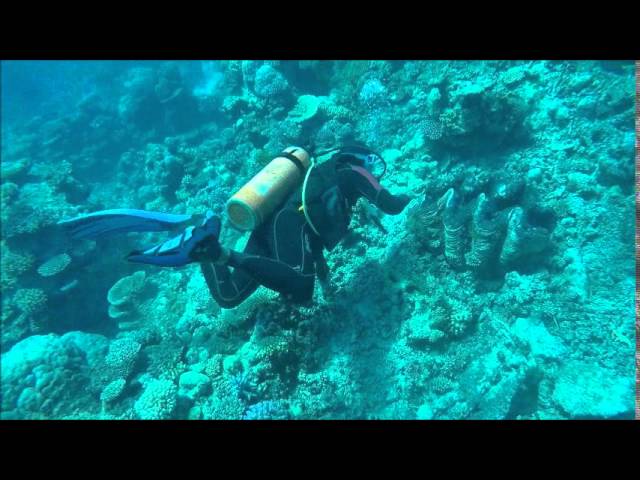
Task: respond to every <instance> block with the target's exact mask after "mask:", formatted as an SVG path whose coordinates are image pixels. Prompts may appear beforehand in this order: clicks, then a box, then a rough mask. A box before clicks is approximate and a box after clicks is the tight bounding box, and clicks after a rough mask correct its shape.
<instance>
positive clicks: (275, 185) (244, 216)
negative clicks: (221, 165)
mask: <svg viewBox="0 0 640 480" xmlns="http://www.w3.org/2000/svg"><path fill="white" fill-rule="evenodd" d="M310 164H311V158H310V156H309V153H307V152H306V151H305V150H304V149H302V148H299V147H288V148H286V149H284V151H283V152H282V153H281V154H280V155H278V156H277V157H276V158H274V159H273V160H271V162H269V163H268V164H267V165H266V166H265V167H264V168H263V169H262V170H260V171H259V172H258V173H257V174H256V175H255V176H254V177H253V178H252V179H251V180H249V181H248V182H247V183H246V184H245V185H244V186H243V187H242V188H241V189H240V190H238V191H237V192H236V193H235V194H234V195H233V196H232V197H231V198H230V199H229V200H228V201H227V205H226V208H227V215H228V216H229V220H230V221H231V223H232V224H233V225H234V226H235V227H236V228H238V229H240V230H253V229H255V228H256V227H257V226H258V225H260V224H261V223H262V222H263V221H264V219H265V218H266V217H267V216H268V215H269V214H270V213H272V212H273V211H274V210H275V209H276V207H278V205H280V203H281V202H282V201H283V200H284V199H285V198H286V197H287V196H288V195H289V194H290V193H291V192H293V191H294V190H295V189H296V188H297V187H298V186H299V185H300V183H302V181H303V179H304V178H305V174H306V172H307V169H308V168H309V165H310Z"/></svg>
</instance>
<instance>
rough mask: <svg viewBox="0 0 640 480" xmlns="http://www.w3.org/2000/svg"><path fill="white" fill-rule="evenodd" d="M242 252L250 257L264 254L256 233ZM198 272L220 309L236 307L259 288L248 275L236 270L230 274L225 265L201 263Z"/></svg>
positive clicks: (264, 251)
mask: <svg viewBox="0 0 640 480" xmlns="http://www.w3.org/2000/svg"><path fill="white" fill-rule="evenodd" d="M244 251H245V253H247V254H252V255H262V254H265V253H266V250H265V248H264V247H263V246H262V242H261V240H260V238H259V236H258V233H257V232H253V233H252V234H251V236H250V237H249V241H248V242H247V246H246V247H245V250H244ZM200 270H201V271H202V274H203V275H204V279H205V281H206V282H207V286H208V287H209V292H211V296H212V297H213V298H214V300H215V301H216V302H217V303H218V305H220V306H221V307H222V308H233V307H236V306H238V305H239V304H241V303H242V302H243V301H244V300H245V299H246V298H247V297H249V295H251V294H252V293H253V292H255V291H256V289H257V288H258V287H259V286H260V284H259V283H258V282H257V281H256V280H255V279H254V278H253V277H252V276H251V275H250V274H249V273H247V272H245V271H243V270H241V269H238V268H236V269H234V271H233V272H231V269H230V268H229V267H228V266H227V264H221V263H214V262H202V263H200Z"/></svg>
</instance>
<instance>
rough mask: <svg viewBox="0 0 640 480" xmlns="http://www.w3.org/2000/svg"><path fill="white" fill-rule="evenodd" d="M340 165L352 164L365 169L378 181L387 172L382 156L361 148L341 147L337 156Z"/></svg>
mask: <svg viewBox="0 0 640 480" xmlns="http://www.w3.org/2000/svg"><path fill="white" fill-rule="evenodd" d="M335 156H336V157H337V161H338V163H343V162H344V163H350V164H352V165H358V166H360V167H364V168H365V169H367V171H368V172H369V173H370V174H371V175H373V176H374V177H375V178H376V179H377V180H378V181H380V179H381V178H382V176H383V175H384V174H385V172H386V171H387V163H386V162H385V161H384V159H383V158H382V156H381V155H379V154H377V153H376V152H374V151H373V150H371V149H369V148H366V147H361V146H348V147H341V148H340V150H339V151H338V152H337V153H336V154H335Z"/></svg>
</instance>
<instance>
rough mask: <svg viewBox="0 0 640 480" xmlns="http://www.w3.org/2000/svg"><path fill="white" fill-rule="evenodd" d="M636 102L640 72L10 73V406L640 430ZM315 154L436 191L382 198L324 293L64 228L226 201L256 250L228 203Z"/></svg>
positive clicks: (493, 64)
mask: <svg viewBox="0 0 640 480" xmlns="http://www.w3.org/2000/svg"><path fill="white" fill-rule="evenodd" d="M634 94H635V83H634V65H633V62H612V61H607V62H603V61H571V62H568V61H567V62H564V61H553V62H551V61H486V62H484V61H465V62H463V61H204V62H195V61H189V62H160V61H156V62H104V61H102V62H101V61H95V62H80V61H75V62H58V61H49V62H35V61H29V62H2V97H1V98H2V163H1V167H2V170H1V175H2V185H1V188H2V208H1V215H2V217H1V220H2V243H1V248H2V250H1V253H2V270H1V271H2V278H1V289H2V338H1V340H2V341H1V349H2V357H1V370H0V375H1V392H2V406H1V410H0V415H1V418H3V419H61V418H62V419H89V418H91V419H281V418H287V419H582V418H587V419H603V418H614V419H625V418H632V417H633V409H634V391H635V383H634V382H635V368H634V367H635V365H634V352H635V330H634V318H635V316H634V289H635V280H634V278H635V277H634V273H635V267H634V266H635V262H634V228H635V224H634V220H633V218H634V215H633V212H634V141H635V136H634V113H635V112H634V108H635V104H634ZM310 141H312V142H313V143H314V144H315V145H316V146H317V148H318V150H319V149H321V147H322V148H331V147H334V146H337V145H340V144H348V143H353V142H356V141H357V142H362V143H365V144H367V145H368V146H369V147H371V148H372V149H374V150H376V151H378V152H380V153H381V154H382V156H383V157H384V158H385V160H386V162H387V164H388V171H387V174H386V175H385V177H384V178H383V180H382V184H383V186H384V187H386V188H388V189H389V190H390V191H391V192H392V193H394V194H400V193H406V194H408V195H411V196H412V197H414V200H412V202H411V203H410V204H409V205H408V206H407V208H406V209H405V210H404V211H403V212H402V213H401V214H399V215H384V214H382V213H381V212H379V211H378V210H376V209H375V208H373V207H371V206H370V205H368V204H367V201H366V200H364V199H362V200H360V201H359V202H358V204H357V205H356V206H355V208H354V215H353V219H352V222H351V225H350V233H349V234H348V235H347V237H346V238H345V239H344V240H343V241H342V243H341V244H340V245H338V247H336V248H335V249H334V250H333V251H331V252H329V253H326V258H327V261H328V265H329V268H330V272H331V274H330V285H329V286H328V287H326V288H323V287H322V286H321V285H320V284H319V283H318V282H316V291H315V294H314V300H313V302H312V303H310V304H305V305H302V306H300V305H294V304H290V303H288V302H286V301H284V300H283V299H282V298H280V296H279V295H278V294H277V293H275V292H272V291H271V290H268V289H266V288H264V287H262V288H260V289H258V290H257V291H256V293H254V294H253V295H252V296H251V297H250V298H249V299H247V300H246V301H245V302H244V303H243V304H241V305H240V306H239V307H236V308H235V309H228V310H224V309H220V307H218V306H217V305H216V303H215V301H214V300H213V299H212V298H211V296H210V295H209V291H208V289H207V286H206V284H205V281H204V278H203V277H202V275H201V273H200V270H199V268H198V267H197V265H196V264H192V265H188V266H185V267H182V268H157V267H151V266H144V265H136V264H131V263H127V262H126V261H124V260H123V257H124V255H126V254H127V253H128V252H129V251H131V250H133V249H135V248H139V247H140V246H145V245H149V244H151V242H157V241H161V240H163V239H164V238H165V236H164V234H161V233H147V234H127V235H122V236H119V237H111V238H109V239H108V240H98V241H93V240H83V241H72V240H70V239H69V238H68V237H67V236H66V235H65V234H64V232H62V231H60V229H59V227H58V226H56V222H58V221H59V220H62V219H67V218H70V217H73V216H75V215H79V214H82V213H89V212H93V211H97V210H103V209H109V208H125V207H126V208H138V209H145V210H154V211H161V212H167V213H177V214H185V213H187V214H198V215H201V214H202V213H204V212H205V211H207V210H209V209H210V210H213V211H214V212H216V213H220V214H222V216H223V231H222V235H221V241H222V243H223V244H225V245H226V246H228V247H232V248H236V249H241V248H242V245H243V242H244V241H246V234H242V233H241V232H238V231H236V230H234V229H233V228H232V227H231V225H230V224H229V223H228V221H227V219H226V217H225V216H224V203H225V202H226V200H227V199H228V198H229V196H230V195H232V194H233V193H234V192H235V191H237V190H238V189H239V188H240V187H241V186H242V185H244V183H245V182H246V181H247V180H248V179H250V178H251V177H252V176H253V175H254V174H255V173H256V172H257V171H259V170H260V169H261V168H262V167H263V166H264V165H265V164H266V163H267V162H268V161H269V160H270V159H271V158H273V157H275V156H276V155H277V154H278V153H279V152H280V151H282V149H283V148H285V147H287V146H290V145H307V144H308V143H309V142H310ZM447 192H450V193H447ZM451 192H452V193H453V196H454V198H455V201H454V200H451V201H449V202H446V199H447V198H449V197H448V195H451ZM445 203H446V204H447V207H446V209H444V211H442V209H440V210H438V208H436V207H437V206H438V205H442V204H445Z"/></svg>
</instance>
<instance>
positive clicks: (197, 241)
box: [127, 212, 221, 267]
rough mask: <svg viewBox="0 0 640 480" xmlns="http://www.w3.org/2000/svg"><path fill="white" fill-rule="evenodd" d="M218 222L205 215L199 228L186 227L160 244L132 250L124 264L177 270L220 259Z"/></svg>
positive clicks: (217, 219)
mask: <svg viewBox="0 0 640 480" xmlns="http://www.w3.org/2000/svg"><path fill="white" fill-rule="evenodd" d="M219 235H220V218H219V217H216V216H214V215H213V214H212V213H211V212H207V216H206V218H205V219H204V222H202V225H201V226H199V227H193V226H191V227H187V228H186V229H185V231H184V232H182V233H181V234H180V235H178V236H176V237H173V238H170V239H169V240H166V241H164V242H162V243H160V244H157V245H154V246H152V247H149V248H146V249H144V250H135V251H133V252H131V253H130V254H129V255H127V260H129V261H130V262H135V263H146V264H149V265H158V266H161V267H181V266H183V265H187V264H188V263H192V262H198V261H215V260H216V259H217V258H218V256H219V255H220V250H221V249H220V244H219V243H218V236H219Z"/></svg>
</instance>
